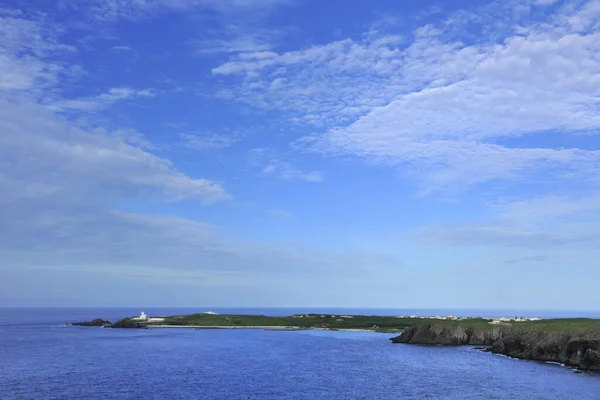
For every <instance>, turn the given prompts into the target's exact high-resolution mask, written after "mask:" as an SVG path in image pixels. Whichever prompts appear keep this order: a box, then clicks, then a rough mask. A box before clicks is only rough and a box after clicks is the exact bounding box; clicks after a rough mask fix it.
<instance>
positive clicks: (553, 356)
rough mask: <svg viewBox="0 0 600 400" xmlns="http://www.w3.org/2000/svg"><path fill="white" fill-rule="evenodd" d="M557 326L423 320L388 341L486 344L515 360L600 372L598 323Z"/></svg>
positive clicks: (426, 343)
mask: <svg viewBox="0 0 600 400" xmlns="http://www.w3.org/2000/svg"><path fill="white" fill-rule="evenodd" d="M556 325H557V326H552V325H551V324H548V323H546V324H537V325H534V324H529V325H524V326H514V325H507V326H501V327H498V326H489V327H485V326H478V327H469V326H461V325H459V324H454V325H451V324H435V323H423V324H419V325H416V326H412V327H409V328H406V329H405V330H404V332H403V333H402V334H401V335H400V336H397V337H394V338H392V339H391V340H392V342H393V343H407V344H423V345H477V346H487V348H488V350H489V351H491V352H492V353H496V354H504V355H506V356H509V357H514V358H518V359H524V360H534V361H545V362H556V363H560V364H564V365H566V366H569V367H573V368H577V369H582V370H592V371H600V326H598V325H596V326H587V325H585V324H580V325H573V326H561V325H558V324H556Z"/></svg>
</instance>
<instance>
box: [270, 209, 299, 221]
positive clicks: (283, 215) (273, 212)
mask: <svg viewBox="0 0 600 400" xmlns="http://www.w3.org/2000/svg"><path fill="white" fill-rule="evenodd" d="M267 212H268V213H269V214H270V215H272V216H274V217H279V218H283V219H294V218H296V216H295V215H294V214H292V213H291V212H289V211H286V210H280V209H276V208H274V209H270V210H267Z"/></svg>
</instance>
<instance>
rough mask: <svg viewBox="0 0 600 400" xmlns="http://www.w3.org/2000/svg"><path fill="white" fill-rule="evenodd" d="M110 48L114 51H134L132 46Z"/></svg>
mask: <svg viewBox="0 0 600 400" xmlns="http://www.w3.org/2000/svg"><path fill="white" fill-rule="evenodd" d="M110 49H111V50H113V51H133V48H131V47H130V46H113V47H111V48H110Z"/></svg>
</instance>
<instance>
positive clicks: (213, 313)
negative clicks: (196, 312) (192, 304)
mask: <svg viewBox="0 0 600 400" xmlns="http://www.w3.org/2000/svg"><path fill="white" fill-rule="evenodd" d="M203 314H210V315H217V313H216V312H212V311H205V312H203Z"/></svg>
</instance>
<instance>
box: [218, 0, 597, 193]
mask: <svg viewBox="0 0 600 400" xmlns="http://www.w3.org/2000/svg"><path fill="white" fill-rule="evenodd" d="M599 4H600V2H599V1H597V0H593V1H588V2H586V3H585V4H584V5H582V6H581V7H579V8H574V9H569V8H561V9H560V10H559V11H558V12H557V14H554V15H550V16H547V17H545V18H542V19H539V18H537V19H536V18H532V17H528V16H527V15H528V14H526V13H525V14H523V13H521V14H519V13H517V14H514V13H512V12H511V7H512V5H514V4H512V3H511V4H506V5H502V4H500V3H497V2H496V3H493V4H491V5H489V6H486V7H484V8H482V9H479V10H476V12H465V11H459V12H457V13H456V14H455V15H452V16H450V17H449V18H448V19H447V20H446V21H443V22H442V23H439V24H436V25H426V26H423V27H420V28H419V29H417V30H416V31H415V34H414V37H413V38H412V42H410V43H408V45H406V43H405V42H403V41H402V38H399V37H398V38H394V37H390V36H389V35H388V36H386V35H385V33H383V32H379V31H377V32H375V34H373V33H371V34H369V35H366V36H365V37H366V39H364V40H363V41H355V40H351V39H345V40H339V41H336V42H332V43H329V44H325V45H319V46H313V47H310V48H307V49H303V50H297V51H289V52H286V53H281V54H278V53H273V52H269V53H259V54H260V55H261V56H260V57H254V58H252V57H244V58H241V57H232V58H231V59H230V60H229V61H228V62H226V63H224V64H222V65H220V66H218V67H215V68H214V69H213V74H215V75H229V76H237V77H239V78H240V85H239V87H238V88H237V89H232V88H227V89H226V90H227V92H225V91H224V92H223V93H221V97H223V98H229V99H240V100H241V101H245V102H247V103H248V104H252V105H254V106H257V107H261V108H265V109H271V110H272V109H277V110H281V111H284V112H285V113H284V115H285V116H287V117H288V119H289V120H290V121H292V122H297V123H300V124H303V125H306V124H310V125H313V126H314V127H315V128H316V133H315V134H314V135H311V136H310V137H305V138H303V139H301V140H299V141H297V142H296V148H297V149H301V150H303V151H313V152H318V153H322V154H325V155H351V156H359V157H362V158H364V159H365V160H367V161H369V162H378V163H379V162H383V163H386V164H391V165H399V166H402V170H403V173H404V174H408V175H410V176H413V177H414V178H415V179H416V181H417V182H419V185H420V186H421V190H422V191H423V192H434V191H438V190H447V189H452V188H454V189H456V187H461V186H462V187H466V186H468V185H470V184H476V183H482V182H486V181H489V180H494V179H511V180H512V179H516V178H523V177H530V178H532V177H535V176H536V175H535V174H544V173H548V171H550V173H552V174H553V176H555V177H559V176H567V175H568V176H569V179H573V178H575V179H583V180H584V181H585V182H587V183H589V182H590V177H592V176H593V175H594V174H596V175H597V174H598V169H599V167H600V165H599V160H600V153H599V152H597V151H586V150H581V149H555V148H540V147H539V145H538V146H535V145H533V146H532V145H531V144H529V146H527V147H507V146H502V145H500V144H498V141H499V140H500V139H502V138H506V137H516V138H520V137H524V136H527V135H530V134H541V135H542V134H548V132H556V131H559V132H564V133H569V134H595V133H596V132H598V129H599V128H600V117H599V114H598V112H597V109H598V98H599V97H600V58H599V56H598V55H599V54H600V28H599V27H598V26H596V25H594V23H593V21H596V20H600V7H599V6H598V5H599ZM492 12H493V13H494V14H492ZM494 19H495V21H496V23H495V24H489V21H491V20H494ZM467 26H469V28H467ZM474 26H480V27H481V30H482V35H480V36H477V35H475V34H473V33H472V32H473V27H474ZM491 26H493V27H494V29H496V31H495V32H488V30H489V29H491V28H490V27H491ZM585 29H588V30H587V31H586V30H585ZM515 32H519V33H515ZM488 33H489V34H488ZM484 38H489V39H487V40H485V39H484Z"/></svg>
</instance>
